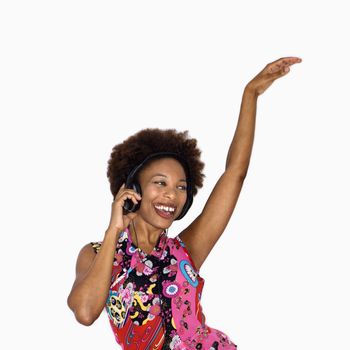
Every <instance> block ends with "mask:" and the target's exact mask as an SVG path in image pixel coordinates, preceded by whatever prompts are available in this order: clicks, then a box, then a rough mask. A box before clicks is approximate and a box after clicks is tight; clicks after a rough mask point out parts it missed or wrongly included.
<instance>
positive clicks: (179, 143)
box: [107, 128, 205, 198]
mask: <svg viewBox="0 0 350 350" xmlns="http://www.w3.org/2000/svg"><path fill="white" fill-rule="evenodd" d="M157 152H174V153H177V154H179V155H180V156H181V157H182V158H184V159H185V160H186V161H187V163H188V166H189V168H190V169H191V179H190V181H191V184H192V193H193V196H195V195H196V194H197V192H198V188H201V187H202V186H203V180H204V177H205V175H204V174H203V173H202V170H203V168H204V163H203V162H202V161H201V160H200V155H201V151H200V149H199V148H198V147H197V140H196V139H193V138H188V130H185V131H183V132H178V131H177V130H176V129H165V130H162V129H158V128H147V129H142V130H140V131H138V132H137V133H136V134H134V135H132V136H129V137H128V138H127V139H126V140H125V141H123V142H122V143H120V144H118V145H116V146H114V147H113V149H112V153H111V156H110V159H109V160H108V168H107V177H108V180H109V183H110V189H111V192H112V194H113V198H114V197H115V195H116V194H117V193H118V191H119V189H120V187H121V185H122V184H123V183H124V182H125V181H126V179H127V177H128V174H129V173H130V172H131V171H132V170H133V168H135V167H136V166H137V165H139V164H140V163H141V162H143V160H144V159H145V158H146V157H147V156H149V155H150V154H152V153H157ZM150 162H151V161H150Z"/></svg>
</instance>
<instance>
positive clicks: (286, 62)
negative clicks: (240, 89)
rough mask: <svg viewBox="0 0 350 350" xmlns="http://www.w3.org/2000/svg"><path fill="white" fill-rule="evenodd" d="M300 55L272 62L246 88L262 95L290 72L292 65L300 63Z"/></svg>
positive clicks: (257, 94)
mask: <svg viewBox="0 0 350 350" xmlns="http://www.w3.org/2000/svg"><path fill="white" fill-rule="evenodd" d="M300 62H301V58H299V57H282V58H279V59H278V60H276V61H274V62H271V63H269V64H267V65H266V66H265V68H264V69H263V70H262V71H261V72H260V73H259V74H258V75H256V76H255V77H254V78H253V79H252V80H251V81H250V82H249V83H248V84H247V86H246V89H247V90H249V91H251V92H253V93H254V94H255V95H256V96H259V95H261V94H262V93H263V92H264V91H265V90H266V89H267V88H268V87H269V86H270V85H271V84H272V83H273V82H274V81H275V80H276V79H278V78H281V77H283V76H285V75H286V74H288V72H289V71H290V68H289V67H290V66H292V65H293V64H295V63H300Z"/></svg>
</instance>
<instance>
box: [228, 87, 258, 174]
mask: <svg viewBox="0 0 350 350" xmlns="http://www.w3.org/2000/svg"><path fill="white" fill-rule="evenodd" d="M257 99H258V97H257V95H256V94H255V93H254V92H253V91H252V90H250V89H249V85H247V86H246V88H245V89H244V92H243V96H242V102H241V109H240V113H239V118H238V122H237V127H236V131H235V134H234V137H233V140H232V142H231V145H230V148H229V150H228V153H227V158H226V167H225V170H232V172H233V173H234V174H236V175H237V176H239V177H242V178H244V177H245V176H246V174H247V171H248V167H249V161H250V156H251V153H252V148H253V142H254V132H255V119H256V110H257Z"/></svg>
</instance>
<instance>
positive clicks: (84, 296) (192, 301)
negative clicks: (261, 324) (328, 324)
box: [68, 57, 301, 350]
mask: <svg viewBox="0 0 350 350" xmlns="http://www.w3.org/2000/svg"><path fill="white" fill-rule="evenodd" d="M300 62H301V59H300V58H298V57H284V58H280V59H278V60H276V61H274V62H272V63H270V64H268V65H267V66H266V67H265V68H264V69H263V70H262V71H261V72H260V73H259V74H258V75H257V76H255V77H254V78H253V79H252V80H251V81H250V82H249V83H248V84H247V86H246V87H245V89H244V93H243V98H242V104H241V111H240V115H239V120H238V125H237V129H236V131H235V135H234V138H233V140H232V143H231V145H230V148H229V150H228V154H227V159H226V167H225V171H224V173H223V174H222V176H221V177H220V179H219V180H218V182H217V184H216V186H215V187H214V189H213V191H212V193H211V195H210V196H209V199H208V201H207V203H206V204H205V206H204V208H203V211H202V212H201V214H200V215H199V216H198V217H197V218H196V219H195V220H194V221H193V222H192V223H191V224H190V225H189V226H188V227H186V228H184V230H183V231H182V232H181V233H179V234H178V235H177V236H176V237H175V238H169V237H168V235H167V230H168V228H169V227H170V226H171V224H172V222H173V221H174V220H179V219H181V218H182V217H184V215H185V214H186V213H187V211H188V210H189V208H190V207H191V204H192V200H193V196H195V195H196V194H197V191H198V188H200V187H202V183H203V178H204V174H202V172H201V171H202V169H203V167H204V163H202V162H201V160H200V153H201V152H200V150H199V149H198V148H197V146H196V140H195V139H188V137H187V131H186V132H182V133H181V132H177V131H176V130H174V129H170V130H160V129H144V130H141V131H139V132H138V133H137V134H135V135H133V136H131V137H129V138H128V139H127V140H125V141H124V142H123V143H121V144H119V145H117V146H115V147H114V148H113V152H112V154H111V158H110V160H109V162H108V172H107V175H108V178H109V181H110V187H111V191H112V193H113V196H114V198H115V199H114V201H113V203H112V212H111V218H110V222H109V226H108V228H107V230H106V232H105V235H104V239H103V241H100V242H92V243H89V244H86V245H85V246H84V247H83V248H82V249H81V251H80V253H79V256H78V259H77V265H76V280H75V282H74V284H73V287H72V290H71V292H70V295H69V297H68V305H69V307H70V308H71V310H72V311H73V312H74V314H75V317H76V319H77V320H78V321H79V322H80V323H82V324H84V325H91V324H92V323H93V322H94V321H95V320H96V319H97V318H98V317H99V315H100V313H101V312H102V310H103V308H106V311H107V313H108V316H109V320H110V324H111V327H112V330H113V333H114V335H115V338H116V340H117V342H118V343H119V344H120V345H121V346H122V348H123V349H161V348H162V349H181V350H184V349H224V348H226V349H237V346H236V345H235V344H234V343H233V341H232V340H230V338H229V337H228V336H227V335H225V334H224V333H223V332H221V331H219V330H218V329H215V328H212V327H209V326H208V325H206V323H205V316H204V314H203V312H202V307H201V304H200V299H201V292H202V289H203V285H204V279H203V278H201V277H200V275H199V269H200V268H201V266H202V264H203V262H204V261H205V259H206V258H207V256H208V254H209V253H210V251H211V250H212V249H213V247H214V245H215V243H216V242H217V241H218V239H219V238H220V236H221V234H222V233H223V231H224V229H225V227H226V225H227V224H228V222H229V220H230V217H231V215H232V212H233V210H234V208H235V205H236V203H237V200H238V197H239V194H240V191H241V188H242V185H243V182H244V179H245V176H246V174H247V171H248V165H249V160H250V155H251V151H252V146H253V139H254V129H255V116H256V104H257V98H258V96H259V95H261V94H262V93H263V92H264V91H265V90H266V89H267V88H268V87H269V86H270V85H271V84H272V83H273V81H274V80H276V79H278V78H280V77H282V76H284V75H285V74H287V73H288V72H289V70H290V68H289V67H290V66H291V65H293V64H295V63H300ZM218 208H220V210H218Z"/></svg>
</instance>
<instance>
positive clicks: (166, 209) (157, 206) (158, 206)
mask: <svg viewBox="0 0 350 350" xmlns="http://www.w3.org/2000/svg"><path fill="white" fill-rule="evenodd" d="M155 207H156V208H157V209H159V210H164V211H170V212H174V211H175V208H173V207H166V206H164V205H155Z"/></svg>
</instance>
